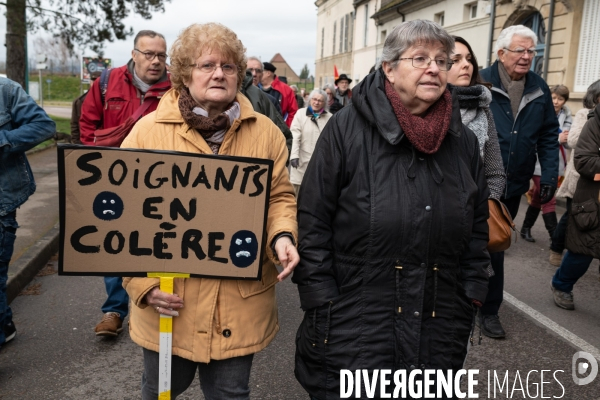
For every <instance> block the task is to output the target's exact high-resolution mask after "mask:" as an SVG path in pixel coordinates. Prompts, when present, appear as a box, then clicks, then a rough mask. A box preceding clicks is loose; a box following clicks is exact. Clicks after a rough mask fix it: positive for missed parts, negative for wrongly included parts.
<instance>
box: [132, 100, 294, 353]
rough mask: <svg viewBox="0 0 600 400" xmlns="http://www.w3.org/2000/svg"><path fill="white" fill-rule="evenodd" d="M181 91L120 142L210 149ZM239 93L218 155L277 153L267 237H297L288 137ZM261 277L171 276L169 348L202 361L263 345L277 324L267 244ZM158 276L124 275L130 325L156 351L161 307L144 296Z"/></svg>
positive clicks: (192, 150) (208, 151)
mask: <svg viewBox="0 0 600 400" xmlns="http://www.w3.org/2000/svg"><path fill="white" fill-rule="evenodd" d="M178 98H179V94H178V92H176V91H175V90H173V89H172V90H170V91H169V92H167V93H166V94H165V95H164V96H163V98H162V99H161V101H160V103H159V105H158V108H157V109H156V111H155V112H153V113H151V114H149V115H147V116H146V117H144V118H142V119H141V120H140V121H139V122H138V123H137V124H136V125H135V127H134V128H133V130H132V132H131V133H130V134H129V136H128V137H127V138H126V139H125V141H124V142H123V144H122V145H121V147H124V148H140V149H156V150H175V151H182V152H189V153H205V154H212V151H211V149H210V147H209V146H208V144H207V143H206V141H205V140H204V139H203V138H202V136H200V134H198V133H197V132H196V131H195V130H194V129H192V128H190V126H189V125H187V124H186V123H185V122H184V121H183V118H182V117H181V114H180V112H179V107H178ZM236 100H237V101H238V102H239V104H240V109H241V115H240V118H239V119H237V120H235V121H234V123H233V125H232V126H231V128H230V129H229V131H228V132H227V133H226V134H225V139H224V141H223V144H222V145H221V148H220V150H219V154H220V155H235V156H246V157H257V158H265V159H270V160H273V161H274V167H273V176H272V180H271V197H270V205H269V215H268V218H267V241H266V243H267V244H270V243H272V241H273V239H274V237H275V236H276V235H278V234H279V233H282V232H290V233H291V234H292V235H293V236H294V240H295V242H296V243H297V242H298V240H297V231H298V228H297V222H296V200H295V196H294V190H293V188H292V185H291V184H290V181H289V176H288V171H287V168H286V166H285V164H286V161H287V158H288V150H287V148H286V146H285V138H284V137H283V135H282V134H281V131H280V130H279V129H278V128H277V126H275V125H274V124H273V123H272V122H271V120H269V119H268V118H267V117H265V116H264V115H261V114H259V113H256V112H255V111H254V110H253V108H252V104H251V103H250V101H249V100H248V99H247V98H246V97H245V96H244V95H242V94H241V93H238V94H237V96H236ZM265 253H266V257H265V259H264V260H263V273H262V275H263V276H262V280H260V281H237V280H222V279H201V278H191V279H175V285H174V293H176V294H177V295H179V297H181V298H183V302H184V308H183V309H181V310H180V311H179V316H178V317H175V318H173V354H174V355H177V356H180V357H183V358H186V359H188V360H192V361H195V362H203V363H207V362H209V361H210V360H211V359H212V360H222V359H226V358H231V357H238V356H244V355H248V354H252V353H255V352H257V351H260V350H262V349H263V348H265V347H266V346H267V345H268V344H269V343H270V342H271V340H273V338H274V337H275V334H276V333H277V331H278V330H279V324H278V319H277V305H276V302H275V283H276V282H277V274H278V272H277V269H276V268H275V265H274V261H276V259H275V256H274V255H273V252H272V250H271V248H270V246H267V249H266V252H265ZM158 285H159V280H158V279H157V278H125V279H124V281H123V286H124V287H125V289H126V290H127V293H128V294H129V297H130V299H131V303H132V304H131V306H130V310H131V316H130V321H129V333H130V336H131V338H132V339H133V341H134V342H135V343H137V344H139V345H140V346H142V347H144V348H147V349H150V350H153V351H159V330H158V329H159V314H157V313H155V311H154V310H153V309H152V308H151V307H148V306H147V305H146V304H145V303H143V299H144V296H145V295H146V293H148V291H150V289H152V288H154V287H155V286H158Z"/></svg>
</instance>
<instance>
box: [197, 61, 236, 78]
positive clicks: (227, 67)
mask: <svg viewBox="0 0 600 400" xmlns="http://www.w3.org/2000/svg"><path fill="white" fill-rule="evenodd" d="M190 67H196V68H198V69H199V70H200V71H202V72H204V73H205V74H212V73H213V72H215V70H216V69H217V68H221V70H222V71H223V73H224V74H225V75H235V74H236V73H237V72H238V70H239V69H238V66H237V65H235V64H222V65H217V64H215V63H204V64H192V65H190Z"/></svg>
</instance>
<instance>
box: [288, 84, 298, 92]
mask: <svg viewBox="0 0 600 400" xmlns="http://www.w3.org/2000/svg"><path fill="white" fill-rule="evenodd" d="M290 87H291V88H292V90H293V91H294V92H297V91H298V86H296V85H290Z"/></svg>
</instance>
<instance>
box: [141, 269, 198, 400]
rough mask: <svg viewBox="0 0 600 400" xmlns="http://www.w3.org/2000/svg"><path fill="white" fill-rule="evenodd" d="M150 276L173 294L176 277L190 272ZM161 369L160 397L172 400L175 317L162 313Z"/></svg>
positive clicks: (160, 332) (159, 376)
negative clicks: (157, 279) (158, 280)
mask: <svg viewBox="0 0 600 400" xmlns="http://www.w3.org/2000/svg"><path fill="white" fill-rule="evenodd" d="M148 277H149V278H159V279H160V290H161V291H163V292H165V293H169V294H173V283H174V280H175V278H189V277H190V275H189V274H174V273H158V272H152V273H148ZM159 335H160V338H159V343H160V351H159V370H158V392H159V393H158V399H159V400H171V354H172V343H173V317H171V316H170V315H163V314H161V315H160V326H159Z"/></svg>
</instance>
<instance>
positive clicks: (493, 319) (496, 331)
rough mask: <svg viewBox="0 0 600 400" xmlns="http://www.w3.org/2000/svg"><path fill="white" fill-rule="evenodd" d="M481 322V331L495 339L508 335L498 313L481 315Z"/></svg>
mask: <svg viewBox="0 0 600 400" xmlns="http://www.w3.org/2000/svg"><path fill="white" fill-rule="evenodd" d="M479 323H480V327H481V332H482V333H483V334H484V335H485V336H487V337H491V338H494V339H501V338H504V337H506V332H504V328H502V324H501V323H500V317H498V316H497V315H480V316H479Z"/></svg>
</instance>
